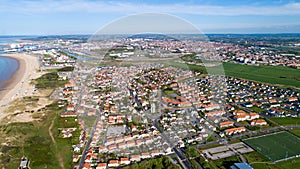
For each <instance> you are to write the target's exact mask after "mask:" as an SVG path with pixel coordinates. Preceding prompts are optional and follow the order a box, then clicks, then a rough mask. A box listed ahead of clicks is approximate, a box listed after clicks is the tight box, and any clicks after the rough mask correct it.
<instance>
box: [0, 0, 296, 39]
mask: <svg viewBox="0 0 300 169" xmlns="http://www.w3.org/2000/svg"><path fill="white" fill-rule="evenodd" d="M143 13H163V14H170V15H172V16H176V17H178V18H181V19H183V20H185V21H186V22H188V23H190V24H192V25H194V26H195V27H196V28H197V29H199V30H200V31H202V32H204V33H300V0H240V1H238V0H223V1H221V0H185V1H179V0H172V1H171V0H164V1H162V0H143V1H141V0H126V1H120V0H102V1H100V0H14V1H11V0H0V21H1V22H0V35H63V34H93V33H95V32H97V31H99V30H101V29H102V28H103V27H105V26H107V25H109V24H110V23H112V22H114V21H116V20H118V19H119V18H124V17H126V16H130V15H135V14H143Z"/></svg>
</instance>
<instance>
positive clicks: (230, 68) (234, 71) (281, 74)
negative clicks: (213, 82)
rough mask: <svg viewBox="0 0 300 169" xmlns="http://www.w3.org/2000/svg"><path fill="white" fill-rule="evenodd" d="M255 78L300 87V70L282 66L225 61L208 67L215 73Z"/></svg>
mask: <svg viewBox="0 0 300 169" xmlns="http://www.w3.org/2000/svg"><path fill="white" fill-rule="evenodd" d="M223 68H224V69H225V74H226V75H227V76H233V77H237V78H243V79H248V80H254V81H259V82H264V83H270V84H280V85H284V86H294V87H300V80H299V75H300V70H299V69H294V68H289V67H282V66H251V65H240V64H235V63H224V64H223V66H218V67H212V68H208V69H210V71H211V72H213V73H214V74H222V71H223Z"/></svg>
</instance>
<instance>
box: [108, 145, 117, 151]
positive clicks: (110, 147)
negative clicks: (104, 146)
mask: <svg viewBox="0 0 300 169" xmlns="http://www.w3.org/2000/svg"><path fill="white" fill-rule="evenodd" d="M115 149H117V144H111V145H109V146H108V150H110V151H111V150H115Z"/></svg>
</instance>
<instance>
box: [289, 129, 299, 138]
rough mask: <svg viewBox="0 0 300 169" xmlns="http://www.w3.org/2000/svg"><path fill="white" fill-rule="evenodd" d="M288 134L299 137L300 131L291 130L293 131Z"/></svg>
mask: <svg viewBox="0 0 300 169" xmlns="http://www.w3.org/2000/svg"><path fill="white" fill-rule="evenodd" d="M289 132H290V133H293V134H295V135H296V136H298V137H300V129H293V130H290V131H289Z"/></svg>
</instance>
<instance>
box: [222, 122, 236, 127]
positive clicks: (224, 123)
mask: <svg viewBox="0 0 300 169" xmlns="http://www.w3.org/2000/svg"><path fill="white" fill-rule="evenodd" d="M233 125H234V122H233V121H224V122H220V124H219V126H220V128H225V127H231V126H233Z"/></svg>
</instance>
